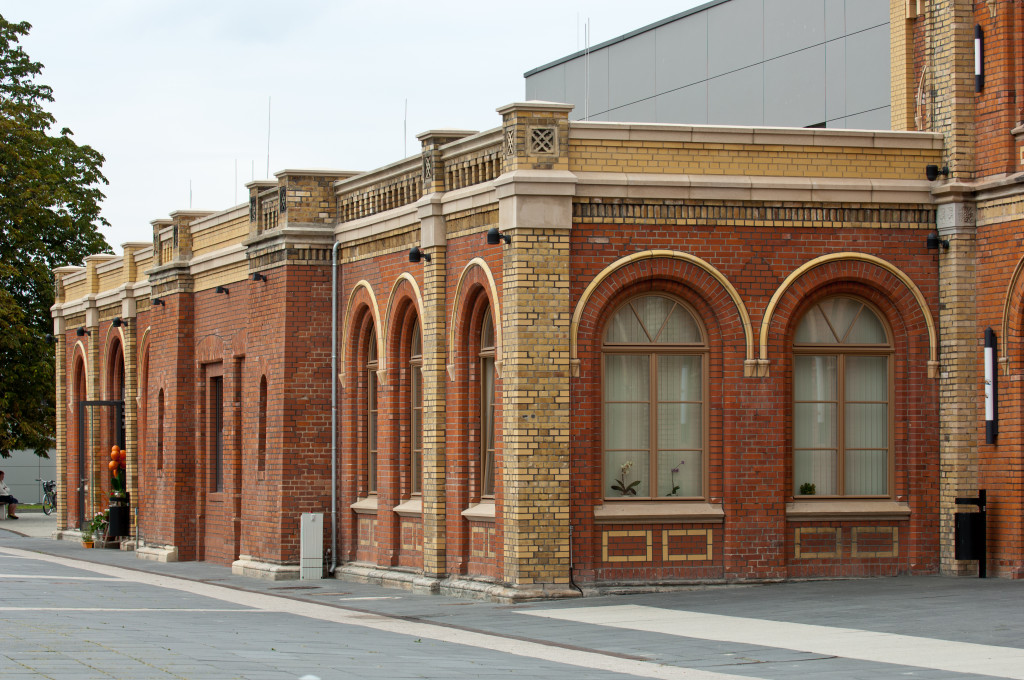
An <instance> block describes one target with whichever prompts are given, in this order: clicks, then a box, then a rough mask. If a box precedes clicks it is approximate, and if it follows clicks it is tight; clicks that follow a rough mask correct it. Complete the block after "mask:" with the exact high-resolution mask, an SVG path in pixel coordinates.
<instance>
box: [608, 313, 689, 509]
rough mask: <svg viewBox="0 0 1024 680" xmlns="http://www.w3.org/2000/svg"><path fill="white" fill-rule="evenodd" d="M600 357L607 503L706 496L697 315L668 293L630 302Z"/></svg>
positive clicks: (612, 324)
mask: <svg viewBox="0 0 1024 680" xmlns="http://www.w3.org/2000/svg"><path fill="white" fill-rule="evenodd" d="M602 351H603V359H604V408H603V419H602V428H603V432H604V481H603V495H604V497H605V498H609V499H633V498H689V499H697V498H703V497H705V495H706V493H705V488H704V479H705V466H706V464H707V461H706V459H707V444H706V440H707V436H706V416H707V408H706V402H707V386H706V378H705V375H706V372H707V357H708V348H707V338H706V334H705V332H704V329H703V327H702V325H701V324H700V323H699V322H698V321H697V318H696V316H695V315H694V314H693V312H692V311H691V310H690V309H689V307H687V306H686V305H685V304H683V303H682V302H680V301H678V300H675V299H673V298H671V297H668V296H667V295H644V296H642V297H637V298H633V299H632V300H630V301H628V302H627V303H626V304H624V305H623V306H622V307H620V308H619V309H618V310H616V312H615V313H614V314H613V315H612V317H611V319H610V320H609V322H608V325H607V327H606V328H605V333H604V343H603V347H602Z"/></svg>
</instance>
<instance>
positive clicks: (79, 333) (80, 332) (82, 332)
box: [75, 326, 92, 338]
mask: <svg viewBox="0 0 1024 680" xmlns="http://www.w3.org/2000/svg"><path fill="white" fill-rule="evenodd" d="M75 335H77V336H78V337H80V338H81V337H84V336H86V335H92V331H87V330H85V326H79V327H78V330H77V331H75Z"/></svg>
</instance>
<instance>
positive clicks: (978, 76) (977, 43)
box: [974, 24, 985, 92]
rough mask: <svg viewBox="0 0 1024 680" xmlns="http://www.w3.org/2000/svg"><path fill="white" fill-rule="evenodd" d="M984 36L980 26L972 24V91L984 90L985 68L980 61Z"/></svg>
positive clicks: (982, 53)
mask: <svg viewBox="0 0 1024 680" xmlns="http://www.w3.org/2000/svg"><path fill="white" fill-rule="evenodd" d="M984 43H985V36H984V34H983V33H982V31H981V24H974V91H975V92H981V91H982V90H983V89H985V67H984V64H983V63H982V60H983V59H984V56H985V46H984Z"/></svg>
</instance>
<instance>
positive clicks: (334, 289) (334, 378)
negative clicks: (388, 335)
mask: <svg viewBox="0 0 1024 680" xmlns="http://www.w3.org/2000/svg"><path fill="white" fill-rule="evenodd" d="M340 245H341V242H340V241H335V242H334V247H332V248H331V566H330V569H329V570H328V572H327V573H329V574H330V575H332V576H333V575H334V570H335V569H337V567H338V246H340Z"/></svg>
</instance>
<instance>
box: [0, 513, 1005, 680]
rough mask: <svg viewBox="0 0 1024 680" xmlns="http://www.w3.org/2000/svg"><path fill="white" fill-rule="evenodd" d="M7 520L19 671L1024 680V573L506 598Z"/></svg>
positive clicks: (9, 658) (0, 617)
mask: <svg viewBox="0 0 1024 680" xmlns="http://www.w3.org/2000/svg"><path fill="white" fill-rule="evenodd" d="M22 516H23V518H24V519H22V520H19V521H17V522H15V521H5V522H0V622H2V625H0V678H3V679H4V680H10V679H20V678H25V679H28V678H54V679H57V680H63V679H72V678H73V679H75V680H78V679H93V678H95V679H100V678H103V679H109V678H119V679H146V680H148V679H157V678H160V679H170V678H188V679H190V680H199V679H210V680H213V679H217V680H221V679H226V678H245V679H254V680H271V679H293V680H297V679H298V678H302V677H308V676H315V677H318V678H322V680H333V679H336V678H338V679H340V678H381V679H384V678H388V679H400V678H438V679H440V678H493V677H502V678H508V677H515V678H518V677H533V678H561V677H572V678H595V679H605V678H607V679H612V678H627V677H641V678H665V679H669V680H674V679H677V678H678V679H687V680H738V679H740V678H743V679H752V678H764V679H767V680H784V679H785V680H788V679H791V678H815V679H821V678H825V679H830V678H837V679H838V678H872V679H876V678H896V677H907V678H935V679H938V678H986V677H997V678H1022V679H1024V583H1021V582H1013V581H1006V580H997V579H985V580H982V579H973V578H961V579H951V578H940V577H901V578H887V579H862V580H845V581H813V582H796V583H785V584H773V585H756V586H753V585H752V586H721V587H717V586H716V587H707V588H694V589H689V590H674V591H670V592H664V593H652V594H641V595H615V596H612V595H607V596H600V597H598V596H594V597H587V598H583V599H575V600H563V601H546V602H531V603H525V604H516V605H502V604H495V603H491V602H481V601H471V600H460V599H454V598H449V597H444V596H438V595H421V594H413V593H408V592H405V591H401V590H392V589H386V588H379V587H376V586H371V585H363V584H354V583H347V582H344V581H338V580H334V579H329V580H318V581H291V582H283V583H282V582H276V583H274V582H268V581H260V580H255V579H251V578H245V577H240V576H234V575H232V574H231V571H230V569H227V568H225V567H218V566H212V565H208V564H204V563H197V562H186V563H177V564H174V563H172V564H161V563H155V562H146V561H143V560H138V559H136V558H135V556H134V555H133V554H132V553H128V552H121V551H118V550H86V549H83V548H82V547H81V546H80V545H79V544H77V543H75V542H72V541H57V540H53V539H51V538H49V535H50V533H51V532H52V531H53V528H54V518H47V517H45V516H43V515H32V514H31V513H24V514H23V515H22Z"/></svg>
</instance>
